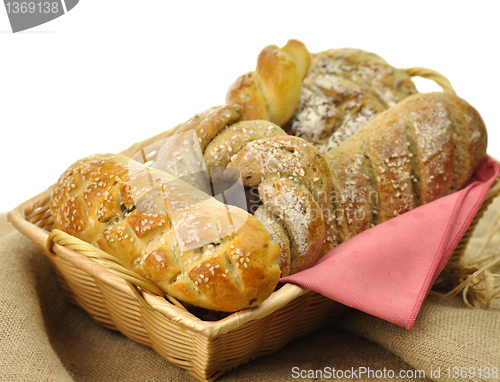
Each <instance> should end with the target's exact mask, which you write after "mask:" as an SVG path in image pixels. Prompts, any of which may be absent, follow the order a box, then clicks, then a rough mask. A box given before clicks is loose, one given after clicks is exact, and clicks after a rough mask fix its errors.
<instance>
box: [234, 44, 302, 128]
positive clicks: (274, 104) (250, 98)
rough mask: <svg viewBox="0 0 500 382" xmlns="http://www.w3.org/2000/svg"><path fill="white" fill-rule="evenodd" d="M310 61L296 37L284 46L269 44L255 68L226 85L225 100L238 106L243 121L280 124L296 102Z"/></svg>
mask: <svg viewBox="0 0 500 382" xmlns="http://www.w3.org/2000/svg"><path fill="white" fill-rule="evenodd" d="M309 62H310V57H309V51H308V50H307V48H306V46H305V45H304V44H303V43H302V42H300V41H298V40H289V41H288V42H287V44H286V45H285V46H284V47H283V48H279V47H277V46H276V45H269V46H267V47H265V48H264V49H263V50H262V51H261V52H260V54H259V56H258V58H257V68H256V69H255V71H253V72H249V73H246V74H244V75H242V76H240V77H239V78H237V79H236V81H235V82H234V83H233V84H232V85H231V86H230V87H229V90H228V92H227V95H226V103H227V104H228V105H232V104H236V105H240V106H241V107H242V109H243V118H244V119H245V120H254V119H260V120H266V121H271V122H273V123H275V124H277V125H279V126H283V125H284V124H285V123H286V122H287V121H288V120H289V119H290V117H291V116H292V115H293V112H294V110H295V107H296V106H297V104H298V102H299V98H300V89H301V87H302V80H303V79H304V76H305V74H306V72H307V68H308V67H309Z"/></svg>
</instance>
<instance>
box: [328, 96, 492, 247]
mask: <svg viewBox="0 0 500 382" xmlns="http://www.w3.org/2000/svg"><path fill="white" fill-rule="evenodd" d="M486 146H487V133H486V128H485V126H484V123H483V121H482V119H481V116H480V115H479V113H478V112H477V111H476V110H475V109H474V108H473V107H472V106H471V105H469V104H468V103H467V102H466V101H464V100H463V99H461V98H459V97H458V96H456V95H454V94H452V93H448V92H436V93H425V94H415V95H412V96H410V97H407V98H406V99H404V100H403V101H401V102H400V103H398V104H397V105H395V106H393V107H391V108H390V109H388V110H387V111H384V112H382V113H381V114H379V115H378V116H377V117H375V118H374V119H373V120H371V121H370V122H369V123H367V124H366V125H365V126H364V127H363V128H361V129H360V130H359V131H357V132H356V133H355V134H353V135H352V136H351V137H350V138H348V139H346V140H344V141H343V142H342V143H341V144H339V145H338V146H336V147H333V148H331V149H330V150H329V151H328V152H327V153H326V154H325V157H326V159H327V161H328V163H329V166H330V170H331V174H332V181H333V190H334V191H333V194H332V195H333V196H332V199H331V200H332V203H333V205H334V210H335V219H334V221H335V223H336V224H337V230H338V233H339V237H340V238H339V241H341V242H342V241H345V240H347V239H349V238H351V237H353V236H355V235H357V234H358V233H360V232H362V231H364V230H366V229H368V228H370V227H371V226H373V225H375V224H378V223H381V222H384V221H386V220H389V219H391V218H393V217H395V216H397V215H400V214H402V213H405V212H407V211H409V210H411V209H413V208H415V207H417V206H419V205H423V204H426V203H429V202H431V201H433V200H436V199H438V198H440V197H442V196H445V195H447V194H449V193H451V192H454V191H456V190H458V189H460V188H461V187H463V186H464V185H465V183H466V182H467V180H468V179H469V178H470V176H471V175H472V173H473V172H474V170H475V169H476V168H477V167H478V166H479V165H480V164H481V162H482V161H483V159H484V157H485V155H486Z"/></svg>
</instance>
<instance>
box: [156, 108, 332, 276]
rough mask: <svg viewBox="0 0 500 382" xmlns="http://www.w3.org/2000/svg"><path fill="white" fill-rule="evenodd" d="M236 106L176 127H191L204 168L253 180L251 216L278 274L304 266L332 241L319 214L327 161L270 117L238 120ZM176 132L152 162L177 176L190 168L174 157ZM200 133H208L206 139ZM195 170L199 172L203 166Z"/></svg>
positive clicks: (324, 202) (323, 210) (327, 188)
mask: <svg viewBox="0 0 500 382" xmlns="http://www.w3.org/2000/svg"><path fill="white" fill-rule="evenodd" d="M238 111H239V107H238V106H237V105H231V106H228V105H225V106H222V107H218V108H214V109H212V110H210V111H209V112H205V113H203V114H202V115H201V116H196V117H194V119H193V118H192V119H191V120H189V121H188V122H186V124H184V125H181V126H180V127H179V128H178V131H179V132H180V133H185V132H186V131H189V130H191V131H193V132H194V134H193V136H195V137H199V139H197V140H196V142H199V147H198V148H197V149H196V151H197V152H201V153H202V154H203V158H204V161H203V162H204V166H206V167H205V169H206V172H207V173H210V172H211V171H212V172H213V171H214V170H213V169H214V168H226V167H228V168H229V169H236V170H238V171H239V172H240V174H241V179H242V182H243V185H244V186H246V187H257V186H258V194H259V197H260V202H261V203H262V205H260V206H259V207H258V208H257V211H256V212H255V217H257V218H258V219H259V220H261V221H262V222H263V223H264V225H265V227H266V228H267V229H268V231H269V232H270V234H271V238H272V240H273V241H275V242H277V243H278V244H279V245H280V248H281V255H280V260H279V263H280V268H281V272H282V275H283V276H285V275H288V274H290V273H295V272H298V271H300V270H303V269H306V268H308V267H309V266H311V265H312V264H313V263H314V262H315V261H316V259H317V258H318V256H320V255H321V254H322V253H326V252H327V251H328V250H329V249H331V248H332V247H333V245H334V243H333V241H332V235H331V234H330V231H331V227H330V225H331V222H330V221H326V222H325V220H324V216H325V215H328V216H329V215H330V214H327V210H328V208H329V202H328V199H329V195H330V192H331V187H332V185H331V181H330V175H329V172H330V170H329V168H328V164H327V162H326V160H325V158H324V157H323V156H322V155H321V154H320V153H319V152H318V151H317V150H316V149H315V148H314V147H313V146H312V145H311V144H309V143H307V142H306V141H304V140H303V139H301V138H298V137H293V136H289V135H288V134H286V133H285V131H283V130H282V129H281V128H280V127H279V126H277V125H276V124H273V123H271V122H267V121H262V120H252V121H246V120H243V121H239V120H238V119H239V118H238V116H237V114H238ZM221 116H224V118H221ZM240 117H241V116H240ZM194 120H196V122H193V121H194ZM235 121H236V122H235ZM179 137H182V138H177V137H174V138H173V140H172V142H174V143H166V144H164V145H163V146H162V148H161V149H160V150H159V153H158V158H157V162H156V164H155V165H154V166H155V167H157V168H159V169H165V170H166V171H170V172H171V173H172V174H173V175H176V176H179V175H180V174H184V175H186V173H185V172H183V171H184V169H185V167H186V166H189V168H190V169H191V168H192V166H191V165H190V164H185V162H186V161H185V159H186V156H183V161H182V163H181V161H179V160H177V161H175V163H173V162H174V160H173V159H174V157H175V155H180V150H179V144H178V143H179V141H180V140H182V139H184V138H185V137H184V136H182V135H179ZM205 137H212V138H211V140H210V141H209V140H208V139H206V138H205ZM165 162H166V163H165ZM188 163H190V162H188ZM197 163H198V164H199V162H197ZM174 167H175V168H174ZM179 168H181V170H179ZM195 171H197V172H202V167H198V168H197V169H196V170H195ZM325 233H326V234H325Z"/></svg>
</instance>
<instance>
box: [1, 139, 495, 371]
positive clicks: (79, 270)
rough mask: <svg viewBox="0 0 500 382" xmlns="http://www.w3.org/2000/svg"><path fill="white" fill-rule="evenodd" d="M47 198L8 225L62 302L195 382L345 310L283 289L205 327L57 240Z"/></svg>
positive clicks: (78, 245) (149, 153)
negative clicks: (47, 269)
mask: <svg viewBox="0 0 500 382" xmlns="http://www.w3.org/2000/svg"><path fill="white" fill-rule="evenodd" d="M174 132H175V131H174V130H171V131H167V132H164V133H161V134H158V135H157V136H154V137H152V138H150V139H147V140H145V141H143V142H140V143H137V144H135V145H133V146H132V147H130V148H129V149H128V150H125V151H124V152H122V154H124V155H127V156H132V155H133V154H135V153H141V156H142V158H143V161H144V162H146V163H147V162H151V161H154V159H155V154H156V153H157V150H158V148H159V147H161V145H162V143H163V142H162V140H163V139H164V138H167V137H168V136H169V135H171V134H173V133H174ZM499 193H500V181H499V180H497V181H496V182H495V184H494V185H493V187H492V188H491V189H490V191H489V193H488V195H487V197H486V200H485V202H484V203H483V205H482V207H481V209H480V210H479V211H478V213H477V214H476V216H475V218H474V220H473V222H472V224H471V226H470V227H469V229H468V230H467V232H466V234H465V235H464V237H463V238H462V240H461V241H460V243H459V244H458V246H457V247H456V249H455V251H454V253H453V255H452V257H453V258H454V259H457V258H460V257H461V256H462V255H463V253H464V251H465V248H466V245H467V242H468V241H469V239H470V237H471V235H472V232H473V230H474V228H475V227H476V225H477V223H478V221H479V219H480V218H481V217H482V216H483V214H484V212H485V211H486V209H487V207H488V205H489V204H490V203H491V201H492V200H493V198H494V197H495V196H497V195H498V194H499ZM50 194H51V188H49V189H47V190H46V191H44V192H43V193H41V194H39V195H37V196H35V197H33V198H32V199H30V200H28V201H26V202H24V203H23V204H21V205H20V206H18V207H17V208H15V209H14V210H12V211H11V212H10V213H9V215H8V218H9V221H10V222H11V223H12V224H13V225H14V227H15V228H16V229H17V230H18V231H20V232H21V233H22V234H24V235H25V236H27V237H28V238H29V239H31V240H32V241H33V242H35V243H37V244H38V245H39V246H40V247H41V248H43V249H44V253H45V255H46V256H47V258H48V259H49V260H50V262H51V263H52V265H53V267H54V269H55V272H56V274H57V277H58V280H59V282H60V284H61V287H62V289H63V290H64V293H65V295H66V297H67V299H68V300H69V301H70V302H72V303H73V304H75V305H77V306H80V307H82V308H83V309H84V310H85V311H86V312H87V313H88V314H89V315H90V317H92V319H93V320H94V321H95V322H96V323H98V324H100V325H102V326H104V327H106V328H109V329H112V330H118V331H120V332H121V333H123V334H124V335H125V336H127V337H129V338H131V339H132V340H134V341H136V342H138V343H140V344H143V345H145V346H148V347H151V348H153V349H154V350H155V351H156V352H157V353H158V354H159V355H160V356H162V357H163V358H165V359H166V360H167V361H169V362H170V363H172V364H174V365H176V366H179V367H181V368H183V369H185V370H186V371H187V372H189V373H190V374H191V375H192V376H193V377H194V378H196V379H197V380H199V381H214V380H216V379H217V378H218V377H220V376H221V375H222V374H224V373H225V372H227V371H229V370H231V369H234V368H236V367H238V366H239V365H241V364H244V363H247V362H249V361H250V360H252V359H254V358H256V357H260V356H263V355H266V354H270V353H273V352H276V351H277V350H279V349H280V348H282V347H283V346H284V345H285V344H287V343H288V342H289V341H291V340H292V339H294V338H297V337H300V336H303V335H305V334H308V333H310V332H312V331H314V330H316V329H318V328H320V327H322V326H325V325H328V324H331V323H333V322H335V321H336V320H337V319H338V318H340V317H341V316H343V315H344V314H345V313H347V312H348V311H349V309H350V308H348V307H346V306H344V305H341V304H339V303H337V302H335V301H332V300H330V299H328V298H326V297H324V296H322V295H320V294H318V293H315V292H312V291H309V290H307V289H304V288H302V287H299V286H297V285H294V284H286V285H283V286H282V287H281V288H279V289H278V290H277V291H275V292H274V293H273V294H272V295H271V296H270V297H269V298H268V299H267V300H266V301H264V302H263V303H262V304H260V305H259V306H257V307H255V308H251V309H245V310H242V311H239V312H236V313H233V314H231V315H229V316H227V317H225V318H223V319H220V320H216V321H204V320H202V319H200V318H198V317H197V316H195V315H194V314H192V313H190V312H189V311H187V310H186V309H185V308H184V307H183V306H182V305H181V304H180V303H179V302H177V301H175V300H174V299H172V298H165V297H162V296H159V295H158V294H155V293H152V292H151V291H148V290H145V289H147V288H142V287H141V284H140V283H135V282H134V276H133V272H129V274H128V275H125V276H126V277H124V273H123V272H120V271H117V270H115V269H114V268H113V267H109V266H107V264H108V263H106V261H104V260H102V258H99V257H94V256H92V252H93V251H96V249H95V248H94V247H92V246H90V245H89V244H87V243H84V242H83V241H81V240H79V239H77V238H75V237H73V236H70V235H68V234H65V233H62V232H60V231H59V232H60V233H61V235H56V236H57V240H55V239H54V238H55V237H54V235H53V233H54V232H55V231H56V230H54V224H53V221H52V217H51V214H50V209H49V202H50ZM51 231H54V232H52V235H50V236H49V234H50V233H51ZM53 241H54V242H55V243H57V244H54V243H53ZM47 243H48V244H47ZM88 247H91V248H93V250H91V249H89V248H88ZM101 252H102V251H101ZM103 253H104V252H103ZM108 256H109V255H108Z"/></svg>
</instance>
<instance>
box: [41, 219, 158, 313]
mask: <svg viewBox="0 0 500 382" xmlns="http://www.w3.org/2000/svg"><path fill="white" fill-rule="evenodd" d="M54 243H55V244H58V245H61V246H63V247H66V248H68V249H71V250H73V251H75V252H77V253H78V254H80V255H82V256H85V257H87V258H89V259H90V260H92V261H93V262H94V263H96V264H99V265H101V266H103V267H104V268H106V269H107V270H108V271H109V272H111V273H112V274H114V275H116V276H118V277H121V278H122V279H124V280H125V282H126V283H127V285H128V286H129V288H130V290H131V291H132V293H133V294H134V296H135V297H136V298H137V301H138V302H139V304H140V305H141V306H143V307H144V308H147V309H152V308H151V307H150V306H149V304H148V303H147V302H146V300H144V297H143V296H142V295H141V293H140V292H139V289H138V287H140V288H141V289H143V290H146V291H148V292H151V293H154V294H157V295H159V296H161V297H165V295H164V293H163V292H162V291H161V290H160V289H159V288H158V287H157V286H156V285H154V284H153V283H152V282H151V281H149V280H148V279H146V278H145V277H142V276H141V275H139V274H137V273H135V272H133V271H131V270H130V269H128V268H126V267H125V266H124V265H123V263H122V262H121V261H120V260H118V259H117V258H116V257H114V256H111V255H109V254H108V253H106V252H104V251H102V250H100V249H99V248H96V247H94V246H93V245H91V244H89V243H86V242H84V241H83V240H80V239H78V238H76V237H74V236H71V235H69V234H67V233H66V232H63V231H61V230H59V229H54V230H52V231H51V232H50V234H49V237H48V238H47V243H46V248H45V249H46V252H47V253H48V254H50V255H52V256H56V254H55V253H54V252H53V251H52V245H53V244H54Z"/></svg>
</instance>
